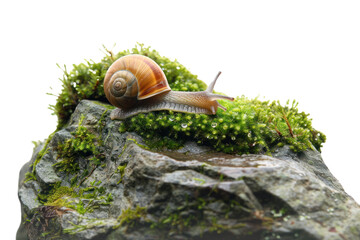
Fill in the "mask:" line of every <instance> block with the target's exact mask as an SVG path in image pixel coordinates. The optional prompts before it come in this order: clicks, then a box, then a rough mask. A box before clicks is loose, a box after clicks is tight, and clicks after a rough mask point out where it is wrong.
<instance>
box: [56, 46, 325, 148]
mask: <svg viewBox="0 0 360 240" xmlns="http://www.w3.org/2000/svg"><path fill="white" fill-rule="evenodd" d="M127 54H142V55H145V56H148V57H150V58H152V59H153V60H155V61H156V62H157V63H158V64H159V65H160V67H161V68H162V69H163V71H164V73H165V75H166V77H167V79H168V82H169V85H170V87H171V88H172V89H173V90H175V91H176V90H178V91H202V90H205V89H206V85H205V84H204V83H203V82H202V81H200V80H198V79H197V77H196V76H195V75H193V74H191V73H190V72H189V71H188V70H186V69H185V67H184V66H182V65H181V64H179V63H178V62H177V61H171V60H169V59H168V58H165V57H162V56H160V55H159V53H158V52H156V51H154V50H150V48H149V47H147V48H145V47H144V46H143V45H141V44H140V45H138V46H136V47H135V48H133V49H131V50H125V51H122V52H119V53H117V54H113V53H112V52H109V54H108V55H107V56H105V57H104V58H103V59H102V60H101V61H100V62H99V63H95V62H92V61H87V62H86V64H79V65H74V66H73V70H71V71H70V72H67V70H66V69H64V78H63V80H62V82H63V90H62V92H61V94H60V95H59V96H58V99H57V103H56V104H55V105H54V106H52V108H53V110H54V113H55V114H56V115H57V116H58V128H61V127H62V126H64V125H65V124H66V122H67V121H68V119H69V117H70V115H71V114H72V112H73V111H74V109H75V107H76V105H77V104H78V102H79V101H80V100H82V99H94V100H100V101H103V102H107V100H106V99H105V97H104V92H103V79H104V76H105V73H106V70H107V69H108V67H109V66H110V65H111V63H112V62H114V61H115V60H116V59H118V58H119V57H121V56H124V55H127ZM220 102H221V104H222V105H224V106H225V107H227V109H228V111H226V112H224V111H222V110H218V112H217V114H216V115H215V116H208V115H203V114H201V115H197V114H186V113H175V112H172V111H160V112H151V113H147V114H139V115H136V116H133V117H131V118H128V119H126V120H125V121H123V122H122V124H121V126H120V129H119V131H120V132H125V131H135V132H137V133H138V134H140V135H141V136H142V137H143V138H144V139H145V140H146V141H147V144H148V145H149V146H150V147H152V148H162V147H166V148H170V149H175V148H179V147H181V145H182V144H183V143H184V142H185V141H187V140H196V141H197V142H198V143H199V144H204V145H208V146H211V147H212V148H213V149H215V150H217V151H222V152H226V153H239V154H242V153H261V152H268V153H269V152H271V150H272V148H273V147H275V146H281V145H284V144H289V145H290V146H291V148H292V149H293V150H294V151H302V150H305V149H308V148H315V149H317V150H319V151H320V149H321V147H322V144H323V143H324V142H325V140H326V138H325V135H324V134H322V133H321V132H319V131H317V130H315V129H314V128H313V127H312V125H311V119H310V118H309V116H308V114H305V113H304V112H299V111H298V109H297V103H296V102H295V101H294V102H292V103H291V104H289V103H287V104H286V105H285V106H282V105H281V104H280V103H279V102H278V101H273V102H270V101H260V100H258V99H248V98H246V97H244V96H242V97H238V98H236V100H235V101H234V102H228V101H220Z"/></svg>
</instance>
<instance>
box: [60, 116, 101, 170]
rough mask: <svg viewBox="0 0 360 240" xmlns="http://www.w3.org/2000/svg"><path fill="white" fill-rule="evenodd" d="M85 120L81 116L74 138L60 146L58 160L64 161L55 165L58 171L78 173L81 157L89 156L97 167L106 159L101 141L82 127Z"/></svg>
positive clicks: (73, 133)
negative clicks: (102, 151)
mask: <svg viewBox="0 0 360 240" xmlns="http://www.w3.org/2000/svg"><path fill="white" fill-rule="evenodd" d="M83 120H84V116H81V119H80V121H79V125H78V127H77V129H76V131H75V132H72V133H71V134H72V135H73V136H74V138H70V139H67V140H66V141H65V142H64V143H63V144H59V146H58V148H57V151H58V158H61V159H63V160H61V161H59V162H57V163H55V164H54V167H55V168H56V169H57V170H58V171H61V172H67V173H76V172H78V171H79V163H78V161H77V159H78V158H79V157H87V156H89V161H90V162H91V163H92V164H93V165H95V166H98V165H100V164H101V161H102V160H103V158H104V156H103V154H102V153H101V151H100V147H99V145H101V144H99V143H101V140H100V139H99V138H98V137H97V136H95V134H93V133H91V132H90V131H89V130H88V129H87V128H86V127H85V126H82V122H83ZM96 143H97V144H96Z"/></svg>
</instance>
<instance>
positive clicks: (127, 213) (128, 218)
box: [114, 206, 147, 228]
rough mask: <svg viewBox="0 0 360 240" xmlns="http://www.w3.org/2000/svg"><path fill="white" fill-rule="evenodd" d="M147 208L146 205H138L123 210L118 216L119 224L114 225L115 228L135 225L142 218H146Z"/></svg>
mask: <svg viewBox="0 0 360 240" xmlns="http://www.w3.org/2000/svg"><path fill="white" fill-rule="evenodd" d="M146 214H147V210H146V208H145V207H140V206H136V208H135V209H132V208H128V209H126V210H123V211H122V213H121V215H120V216H119V217H118V219H117V220H118V222H119V224H118V225H116V226H114V228H118V227H121V226H123V225H126V226H127V227H134V226H135V225H136V224H137V223H138V222H139V221H140V219H141V218H145V217H146Z"/></svg>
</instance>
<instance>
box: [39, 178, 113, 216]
mask: <svg viewBox="0 0 360 240" xmlns="http://www.w3.org/2000/svg"><path fill="white" fill-rule="evenodd" d="M100 184H101V182H100V181H97V182H96V181H93V182H92V183H90V186H89V187H86V188H78V189H77V188H74V187H67V186H61V185H60V183H58V184H55V185H53V186H51V188H50V190H48V191H47V192H43V193H41V194H39V200H40V202H41V203H43V204H44V205H46V206H56V207H67V208H70V209H73V210H75V211H77V212H78V213H80V214H85V213H86V212H92V211H93V210H94V209H96V208H98V207H99V206H100V205H109V204H111V202H112V201H113V197H112V195H111V193H106V190H105V189H104V187H100V186H99V185H100ZM85 199H86V200H87V201H86V203H85V201H84V200H85ZM95 200H96V201H95Z"/></svg>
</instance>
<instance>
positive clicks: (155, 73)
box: [104, 54, 171, 108]
mask: <svg viewBox="0 0 360 240" xmlns="http://www.w3.org/2000/svg"><path fill="white" fill-rule="evenodd" d="M170 90H171V89H170V87H169V84H168V82H167V79H166V77H165V74H164V73H163V71H162V70H161V68H160V66H159V65H158V64H157V63H155V62H154V61H153V60H152V59H150V58H148V57H145V56H142V55H136V54H134V55H127V56H124V57H121V58H119V59H118V60H116V61H115V62H114V63H113V64H112V65H111V66H110V68H109V69H108V71H107V73H106V75H105V79H104V91H105V95H106V97H107V99H108V100H109V102H110V103H111V104H113V105H114V106H117V107H120V108H129V107H131V106H133V105H134V104H135V103H136V102H137V101H138V100H142V99H146V98H149V97H152V96H154V95H157V94H160V93H163V92H167V91H170Z"/></svg>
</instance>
